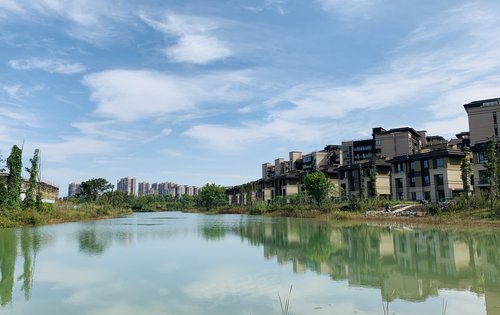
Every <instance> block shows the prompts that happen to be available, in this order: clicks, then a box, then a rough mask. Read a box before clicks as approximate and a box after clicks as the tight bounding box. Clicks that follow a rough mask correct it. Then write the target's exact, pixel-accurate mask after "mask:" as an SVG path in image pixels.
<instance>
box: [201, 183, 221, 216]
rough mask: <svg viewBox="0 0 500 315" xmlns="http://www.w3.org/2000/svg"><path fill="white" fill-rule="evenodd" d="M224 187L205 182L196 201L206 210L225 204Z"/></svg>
mask: <svg viewBox="0 0 500 315" xmlns="http://www.w3.org/2000/svg"><path fill="white" fill-rule="evenodd" d="M225 192H226V189H225V188H224V187H223V186H219V185H216V184H206V185H205V186H203V188H202V189H201V191H200V193H199V197H198V202H199V203H200V204H201V206H202V207H205V208H206V209H207V210H209V209H212V208H214V207H219V206H221V205H224V204H226V194H225Z"/></svg>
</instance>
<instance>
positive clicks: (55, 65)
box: [9, 58, 86, 74]
mask: <svg viewBox="0 0 500 315" xmlns="http://www.w3.org/2000/svg"><path fill="white" fill-rule="evenodd" d="M9 65H10V66H11V67H12V68H13V69H16V70H33V69H38V70H44V71H47V72H49V73H59V74H75V73H81V72H84V71H85V70H86V69H85V66H84V65H82V64H80V63H77V62H76V63H72V62H69V61H66V60H61V59H41V58H31V59H13V60H10V61H9Z"/></svg>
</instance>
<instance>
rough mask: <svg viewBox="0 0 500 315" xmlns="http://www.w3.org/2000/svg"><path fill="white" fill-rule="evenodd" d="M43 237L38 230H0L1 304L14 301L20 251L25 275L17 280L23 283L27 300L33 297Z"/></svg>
mask: <svg viewBox="0 0 500 315" xmlns="http://www.w3.org/2000/svg"><path fill="white" fill-rule="evenodd" d="M41 245H42V237H41V235H40V233H39V231H38V230H37V229H21V230H15V229H0V272H1V274H0V275H1V280H0V304H1V305H2V306H4V305H7V304H9V303H10V302H11V301H12V293H13V292H12V291H13V287H14V272H15V266H16V256H17V254H18V249H19V250H20V253H21V254H20V256H22V258H23V273H22V274H21V275H20V276H19V277H18V278H17V279H16V280H17V281H20V282H21V290H22V291H23V292H24V298H25V300H29V298H30V297H31V289H32V287H33V273H34V270H35V262H36V256H37V253H38V251H39V249H40V247H41Z"/></svg>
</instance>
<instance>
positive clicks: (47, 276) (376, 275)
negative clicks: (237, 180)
mask: <svg viewBox="0 0 500 315" xmlns="http://www.w3.org/2000/svg"><path fill="white" fill-rule="evenodd" d="M499 256H500V230H499V229H493V228H491V229H490V228H485V227H480V228H476V229H459V228H444V227H441V228H438V227H429V228H410V227H405V226H398V225H376V224H373V225H371V224H362V223H352V222H350V223H335V222H324V221H318V220H310V219H293V218H268V217H258V216H240V215H202V214H185V213H181V212H159V213H136V214H134V215H132V216H130V217H126V218H118V219H110V220H101V221H95V222H80V223H67V224H60V225H52V226H43V227H36V228H24V229H0V269H1V281H0V303H1V306H0V314H9V315H16V314H23V315H26V314H37V315H39V314H51V315H57V314H65V315H67V314H71V315H78V314H85V315H101V314H102V315H129V314H130V315H132V314H133V315H138V314H148V315H150V314H151V315H156V314H158V315H159V314H161V315H168V314H177V315H184V314H203V315H208V314H214V315H215V314H217V315H226V314H227V315H229V314H231V315H233V314H237V315H239V314H241V315H250V314H253V315H260V314H281V310H280V297H281V299H282V301H283V302H284V301H286V300H287V299H289V302H290V312H289V313H290V314H296V315H298V314H304V315H305V314H307V315H309V314H312V315H314V314H358V315H365V314H398V315H399V314H419V315H420V314H438V315H439V314H448V315H451V314H473V315H480V314H488V315H493V314H500V278H499V271H500V259H499ZM290 287H291V288H292V289H291V294H290V296H289V291H290ZM278 295H279V296H280V297H279V296H278Z"/></svg>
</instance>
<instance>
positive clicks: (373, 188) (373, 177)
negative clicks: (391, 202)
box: [369, 161, 378, 198]
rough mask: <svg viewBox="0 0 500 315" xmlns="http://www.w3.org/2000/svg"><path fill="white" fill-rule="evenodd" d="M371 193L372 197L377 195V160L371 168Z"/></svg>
mask: <svg viewBox="0 0 500 315" xmlns="http://www.w3.org/2000/svg"><path fill="white" fill-rule="evenodd" d="M369 193H370V194H369V195H370V197H372V198H375V197H377V195H378V192H377V164H376V163H375V161H373V163H372V167H371V168H370V191H369Z"/></svg>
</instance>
